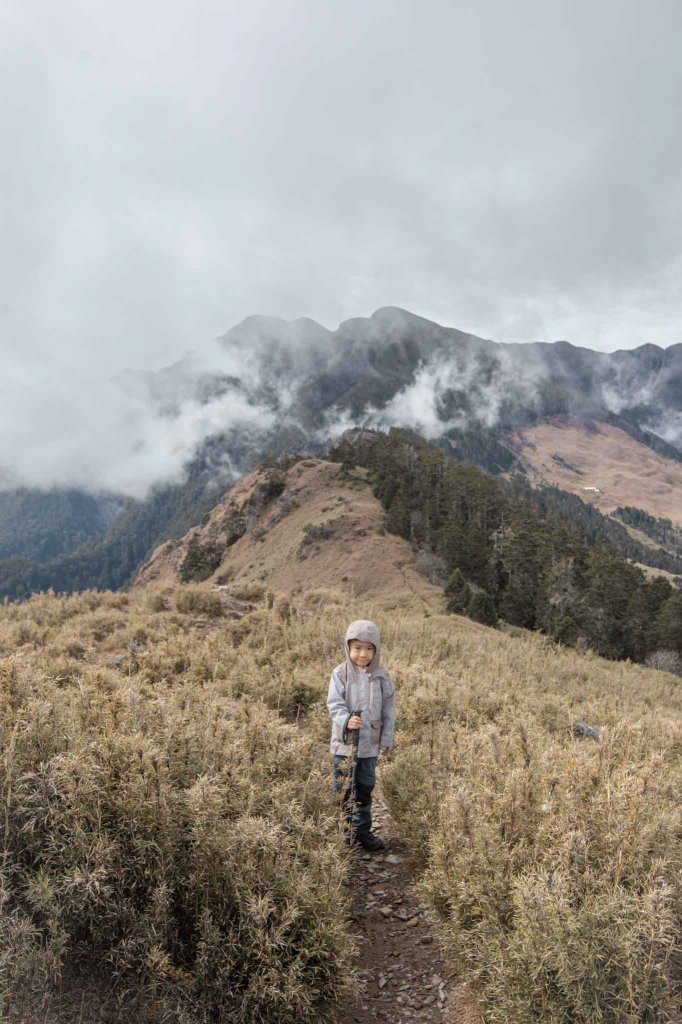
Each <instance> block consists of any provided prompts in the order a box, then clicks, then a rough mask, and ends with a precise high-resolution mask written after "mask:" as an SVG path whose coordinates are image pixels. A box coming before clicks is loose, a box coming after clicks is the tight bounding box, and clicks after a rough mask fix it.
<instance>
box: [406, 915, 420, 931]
mask: <svg viewBox="0 0 682 1024" xmlns="http://www.w3.org/2000/svg"><path fill="white" fill-rule="evenodd" d="M418 924H419V917H413V918H411V919H410V920H409V921H408V922H407V927H408V928H416V927H417V925H418Z"/></svg>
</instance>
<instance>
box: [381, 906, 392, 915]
mask: <svg viewBox="0 0 682 1024" xmlns="http://www.w3.org/2000/svg"><path fill="white" fill-rule="evenodd" d="M379 913H380V914H383V915H384V917H390V916H391V914H392V913H393V907H379Z"/></svg>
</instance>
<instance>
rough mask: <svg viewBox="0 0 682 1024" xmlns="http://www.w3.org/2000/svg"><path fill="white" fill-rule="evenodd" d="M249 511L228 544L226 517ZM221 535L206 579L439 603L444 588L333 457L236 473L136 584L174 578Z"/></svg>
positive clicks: (359, 478)
mask: <svg viewBox="0 0 682 1024" xmlns="http://www.w3.org/2000/svg"><path fill="white" fill-rule="evenodd" d="M273 479H276V480H277V481H278V482H279V486H280V487H281V491H280V492H279V494H278V495H277V496H276V498H274V500H272V501H271V502H266V503H264V504H263V506H262V507H261V508H260V514H259V513H258V511H257V510H256V511H254V508H255V505H256V503H255V502H254V495H256V496H257V494H258V489H259V488H261V489H264V488H266V487H267V486H268V481H269V480H273ZM240 513H241V514H242V515H243V516H244V517H245V518H248V516H249V515H250V516H251V521H250V523H249V529H248V530H246V532H244V533H243V535H242V536H241V537H239V539H237V540H236V541H235V542H234V543H232V544H231V545H230V546H229V547H226V548H225V547H224V538H225V533H226V529H227V528H228V527H227V523H229V521H230V520H232V521H234V518H235V515H236V516H237V517H238V516H239V514H240ZM216 541H220V542H221V543H222V544H223V548H222V550H223V552H224V553H223V554H222V556H221V558H220V560H219V562H218V564H216V566H215V568H214V569H213V571H212V572H211V573H210V574H209V575H205V574H204V573H200V574H198V575H199V581H200V582H203V581H204V580H205V581H206V582H207V585H224V584H227V583H230V584H232V585H239V586H243V585H248V584H250V583H258V582H261V581H267V585H268V586H271V587H274V588H275V589H277V590H282V591H285V592H287V593H298V592H302V591H309V590H315V589H317V588H319V587H325V588H328V589H329V588H332V589H336V590H339V591H343V592H345V593H347V594H355V595H368V596H373V597H376V596H377V595H379V594H381V595H383V596H385V597H392V598H394V600H395V603H396V604H399V603H404V602H405V601H406V600H410V599H413V598H414V597H416V598H418V599H420V600H422V599H423V600H424V601H426V602H427V603H428V602H436V603H437V604H440V603H442V591H441V590H440V589H439V588H437V587H435V586H433V585H432V584H430V583H429V582H428V580H427V579H426V578H425V577H424V576H423V575H422V574H421V573H420V572H419V571H418V569H417V563H416V558H415V553H414V551H413V550H412V548H411V547H410V545H409V544H408V543H407V542H406V541H405V540H403V539H402V538H400V537H396V536H393V535H390V534H386V531H385V528H384V514H383V511H382V509H381V506H380V504H379V502H378V501H377V500H376V498H375V497H374V496H373V495H372V493H371V489H370V486H369V484H368V481H367V473H366V471H364V470H358V471H357V472H354V473H353V474H352V476H351V477H347V476H346V475H345V474H344V473H343V472H342V470H341V467H340V466H339V465H338V464H336V463H330V462H324V461H322V460H319V459H303V460H302V461H300V462H297V463H296V464H295V465H294V466H292V467H291V468H290V469H288V470H287V471H286V472H283V473H279V471H276V470H272V469H259V470H257V471H256V472H254V473H251V474H249V475H248V476H246V477H244V478H243V479H242V480H240V481H239V482H238V483H237V484H236V485H235V486H234V487H233V488H232V489H231V490H230V491H229V492H227V494H225V495H224V496H223V498H222V499H221V501H220V502H219V503H218V505H216V507H215V508H214V509H212V511H211V512H210V513H209V514H208V516H207V517H206V521H205V522H204V523H203V524H202V525H201V526H197V527H194V528H193V529H192V530H190V531H189V532H188V533H187V534H186V535H185V536H184V537H183V538H182V539H181V540H180V541H178V542H168V543H166V544H162V545H161V546H160V547H158V548H157V549H156V551H155V552H154V553H153V555H152V557H151V558H150V559H149V561H148V562H147V563H146V564H145V565H144V566H143V567H142V568H141V570H140V572H139V573H138V575H137V578H136V581H135V584H136V586H146V585H150V584H153V585H167V584H176V583H177V582H178V574H179V572H180V570H181V567H182V564H183V562H184V560H185V558H186V557H187V552H188V549H189V546H190V544H191V543H194V544H197V542H198V543H200V544H202V545H210V544H211V543H215V542H216Z"/></svg>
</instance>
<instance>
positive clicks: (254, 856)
mask: <svg viewBox="0 0 682 1024" xmlns="http://www.w3.org/2000/svg"><path fill="white" fill-rule="evenodd" d="M398 597H399V598H400V599H398ZM358 617H363V618H365V617H369V618H374V619H376V621H377V622H378V623H379V625H380V627H381V629H382V636H383V643H384V654H385V657H384V661H385V663H386V665H387V667H388V668H389V669H390V670H391V672H392V674H393V676H394V679H395V681H396V686H397V689H398V698H399V705H398V708H399V718H398V732H397V752H396V756H395V758H394V759H393V760H392V761H391V762H387V763H386V764H384V765H383V766H382V769H381V779H382V786H383V791H384V794H385V796H386V798H387V799H388V802H389V804H390V806H391V809H392V811H393V814H394V816H395V818H396V820H397V823H398V826H399V828H400V830H401V832H402V835H403V836H404V838H405V840H406V841H407V842H409V843H410V844H411V845H412V846H413V847H414V849H415V850H417V851H419V855H420V857H421V858H422V862H423V882H422V885H423V890H424V892H425V893H427V894H428V896H429V898H430V900H431V901H432V905H433V907H434V910H435V912H436V913H437V917H438V921H439V927H440V930H441V935H442V938H443V941H444V942H445V945H446V948H447V951H448V955H449V957H450V958H451V960H452V963H453V964H454V965H455V966H456V967H457V969H458V970H459V971H460V972H461V975H462V978H463V979H464V980H466V981H468V982H470V983H471V984H472V985H473V986H474V987H475V990H476V991H477V992H478V993H479V994H480V995H481V997H482V999H483V1002H484V1006H485V1016H486V1020H487V1021H488V1022H490V1024H493V1022H494V1024H502V1022H517V1021H518V1022H520V1024H525V1022H531V1021H547V1022H552V1024H554V1022H556V1024H559V1022H562V1024H563V1022H565V1024H568V1022H585V1024H587V1022H589V1024H598V1022H599V1024H601V1022H613V1024H616V1022H618V1024H635V1022H662V1024H664V1022H665V1024H673V1022H674V1021H679V1019H680V991H681V984H682V960H681V953H680V949H681V944H680V929H681V922H682V879H681V874H680V867H681V860H682V857H681V852H680V850H681V847H680V836H681V833H682V828H681V826H682V820H681V815H680V806H681V801H680V795H681V794H680V782H681V780H682V768H681V761H682V757H681V755H682V715H681V706H682V695H681V692H680V680H679V678H677V677H675V676H672V675H668V674H665V673H661V672H657V671H654V670H650V669H645V668H642V667H640V666H634V665H631V664H626V663H613V662H607V661H604V660H601V659H599V658H598V657H596V656H594V655H591V654H590V653H581V652H576V651H574V650H568V649H559V648H557V647H556V646H555V645H553V644H551V643H549V642H548V641H547V640H546V639H545V638H543V637H542V636H539V635H535V634H527V633H523V632H521V631H513V632H512V631H505V632H503V631H495V630H491V629H487V628H485V627H483V626H478V625H476V624H474V623H472V622H470V621H469V620H466V619H462V618H459V617H457V616H446V615H444V614H440V613H437V612H434V611H431V610H429V609H428V608H427V607H426V606H425V604H424V602H423V601H422V600H416V599H415V601H414V603H413V604H412V605H406V603H405V600H404V597H403V596H402V595H396V600H395V601H391V599H390V598H387V597H386V596H384V597H383V598H376V599H374V601H373V602H371V601H369V602H368V600H366V599H365V600H363V599H360V598H357V599H353V598H351V597H349V596H348V595H347V594H343V593H341V592H338V591H333V590H319V591H308V592H304V593H300V594H296V595H294V596H291V595H286V594H278V593H276V592H274V591H271V590H267V589H265V587H264V586H263V585H260V586H258V585H256V584H250V585H248V586H245V585H243V586H242V587H241V589H240V588H239V587H238V586H237V587H234V588H232V591H231V592H230V591H229V590H228V591H223V592H221V593H220V594H218V593H216V592H214V591H210V590H208V589H200V588H191V587H183V586H174V585H171V584H169V585H167V586H162V587H157V588H156V589H154V590H150V591H148V590H145V589H138V590H135V591H133V592H131V593H130V594H98V593H93V592H89V593H85V594H82V595H79V596H75V597H70V598H58V597H54V596H38V597H34V598H33V599H32V600H30V601H28V602H26V603H24V604H17V605H6V606H4V607H2V608H0V785H1V786H2V792H1V793H0V821H1V824H2V836H3V840H2V842H3V848H2V864H1V869H0V870H1V872H2V879H1V888H0V900H2V903H3V908H2V916H1V917H0V977H1V978H2V984H3V1009H2V1015H0V1020H6V1021H8V1022H10V1021H12V1022H16V1021H19V1020H26V1021H28V1020H31V1021H32V1020H40V1021H42V1020H44V1021H46V1022H48V1024H52V1022H56V1021H57V1020H64V1021H73V1022H76V1021H78V1020H88V1021H102V1022H103V1021H108V1020H112V1021H113V1020H123V1021H126V1020H129V1021H131V1022H132V1021H140V1020H150V1021H158V1022H167V1021H177V1022H180V1024H183V1022H184V1024H189V1022H190V1021H191V1022H204V1021H205V1022H209V1021H218V1020H219V1021H241V1022H247V1021H263V1022H265V1021H268V1022H271V1021H272V1022H277V1021H294V1020H296V1021H304V1022H313V1021H324V1020H326V1019H333V1011H334V1005H335V1003H336V1002H337V1001H338V999H339V998H340V997H341V996H342V995H343V992H344V991H345V986H346V983H347V973H348V965H349V963H350V957H351V953H352V946H353V938H352V933H351V932H350V930H349V928H350V925H349V924H348V922H347V917H346V908H347V902H346V895H345V890H344V880H345V876H346V870H347V858H346V856H345V853H344V848H343V844H342V837H341V829H340V826H339V821H338V814H337V812H336V810H335V808H334V805H333V803H332V800H331V798H330V796H329V792H328V786H327V780H326V772H327V764H326V760H325V758H324V756H322V755H321V753H320V751H321V750H322V749H323V744H324V742H325V741H326V738H327V736H328V717H327V714H326V709H325V708H324V697H325V694H326V687H327V682H328V679H329V674H330V671H331V668H332V667H333V666H334V665H335V664H336V663H337V662H338V661H340V660H341V658H342V645H341V637H342V636H343V633H344V631H345V628H346V625H347V624H348V622H349V621H351V620H352V619H354V618H358ZM577 719H583V720H585V721H587V722H589V723H591V724H593V725H596V726H598V727H599V729H600V730H601V741H600V742H593V741H590V740H580V739H576V738H574V737H573V732H572V727H573V723H574V722H575V721H576V720H577ZM84 1000H87V1005H88V1006H89V1007H90V1008H91V1009H90V1010H89V1011H88V1014H87V1015H86V1016H85V1017H84V1016H83V1005H84Z"/></svg>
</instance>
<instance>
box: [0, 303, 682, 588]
mask: <svg viewBox="0 0 682 1024" xmlns="http://www.w3.org/2000/svg"><path fill="white" fill-rule="evenodd" d="M81 383H82V382H79V381H78V380H77V379H76V380H75V381H74V382H73V388H74V392H73V396H72V401H71V403H70V404H69V399H68V396H67V395H66V392H64V393H63V395H62V405H63V406H64V411H63V414H62V415H60V416H59V417H57V418H56V427H55V428H54V429H52V427H51V425H50V426H49V427H48V426H46V423H45V422H41V421H38V422H34V423H28V422H27V418H26V417H25V418H24V421H23V422H22V424H21V430H20V434H21V442H22V443H21V444H20V445H19V446H17V445H16V444H10V443H9V441H8V438H9V437H10V436H12V435H11V433H10V432H9V431H4V432H2V433H1V434H0V436H3V437H4V438H5V442H4V445H3V447H2V449H1V450H0V481H2V483H0V486H2V485H3V484H4V487H3V490H4V492H5V494H6V495H8V494H9V495H14V494H16V493H17V487H21V488H23V492H22V493H23V498H22V501H23V502H24V503H25V502H26V501H29V504H30V501H31V500H32V499H31V495H32V494H33V496H34V498H35V503H36V506H40V508H41V509H43V510H45V508H46V507H47V506H46V505H45V502H44V498H43V495H44V492H45V491H46V490H50V488H52V489H53V493H60V488H61V490H68V491H69V493H70V494H73V492H74V490H75V491H76V492H78V493H82V494H88V495H93V496H94V497H96V498H97V500H96V501H94V502H93V503H92V505H91V516H90V521H89V522H85V523H84V522H83V516H84V512H83V508H84V506H83V505H82V504H81V505H78V504H77V503H76V504H74V502H73V500H70V502H66V503H64V502H62V504H61V506H60V508H61V511H60V514H59V516H57V518H55V520H54V529H55V531H61V532H64V533H65V534H67V535H68V536H70V537H82V538H83V541H84V546H83V547H82V548H78V546H77V545H74V544H72V543H68V544H66V546H62V547H59V546H57V547H55V546H54V545H52V547H51V546H50V544H49V543H46V542H45V537H44V533H45V529H44V526H45V524H44V523H43V524H41V526H40V529H39V530H38V531H37V533H36V535H35V538H33V539H30V538H29V539H28V540H27V538H26V537H25V536H24V535H23V532H22V528H21V523H20V522H18V521H17V522H15V527H13V528H12V529H14V533H12V529H9V530H8V531H6V533H7V536H6V537H5V544H4V549H3V554H4V562H3V561H0V583H2V580H3V579H4V580H5V582H6V581H7V580H8V579H9V578H10V577H12V578H16V579H19V578H21V579H22V580H24V581H25V582H24V583H23V584H22V591H21V592H24V591H30V590H31V589H35V588H39V587H44V586H49V585H52V583H51V581H52V579H53V578H54V580H55V581H59V583H58V584H57V585H59V586H62V587H63V588H64V589H70V588H71V587H72V585H77V586H83V585H90V581H91V580H95V581H96V582H97V585H109V586H111V585H116V586H120V585H122V584H123V583H125V582H126V580H127V579H129V578H130V576H131V574H132V573H133V572H134V570H135V568H136V566H137V564H139V561H140V560H141V559H143V558H144V557H145V555H146V554H147V553H148V552H149V551H150V550H151V549H152V548H153V547H154V546H155V545H156V544H157V543H158V542H159V541H160V540H163V539H164V538H166V537H169V536H180V535H181V534H182V532H184V531H185V530H186V529H187V528H188V526H190V525H192V523H193V522H196V521H197V520H198V519H199V518H200V517H201V515H203V514H204V513H205V511H206V510H207V509H208V508H210V507H211V505H212V503H213V502H214V501H215V499H216V496H217V495H218V494H219V493H221V491H224V490H225V489H226V488H227V486H229V484H230V483H232V482H233V481H234V480H235V479H236V478H237V477H239V476H240V475H242V474H243V473H245V472H247V471H248V470H249V469H251V468H253V467H254V466H255V465H256V463H257V462H258V461H259V460H260V459H262V458H263V456H264V455H266V454H273V455H276V456H279V455H283V454H292V453H295V452H301V451H323V450H324V449H325V448H326V447H327V446H328V445H329V443H330V442H332V441H333V440H334V439H335V438H337V437H338V436H339V435H340V434H342V433H343V432H344V431H345V430H346V429H348V428H350V427H356V426H364V427H371V428H374V429H381V430H386V429H390V428H392V427H399V428H403V429H408V430H412V431H414V432H415V433H417V434H419V435H420V436H422V437H424V438H426V439H427V440H438V439H440V438H442V439H447V438H455V437H456V438H458V439H459V443H460V452H459V457H460V458H465V459H467V458H468V459H470V461H474V462H478V464H480V465H482V466H484V467H485V468H487V469H489V470H490V471H492V472H500V471H506V470H508V469H509V468H510V465H511V463H512V462H513V456H512V455H510V454H509V452H508V451H507V449H506V448H504V447H502V446H501V445H500V444H499V439H500V438H501V439H502V440H504V436H505V435H506V434H507V433H509V432H510V431H513V430H515V429H517V428H519V427H523V426H527V425H531V424H535V423H538V422H541V421H543V420H545V419H547V418H550V417H556V416H566V415H570V416H573V417H579V418H584V419H590V418H591V419H595V420H607V421H610V422H612V423H616V424H618V425H619V426H621V427H622V428H624V429H626V430H627V431H628V432H630V433H631V434H632V435H633V436H634V437H636V438H637V439H638V440H639V441H640V442H644V443H645V444H647V445H649V446H650V447H654V448H656V449H657V450H658V451H661V452H662V454H664V455H666V456H667V457H669V458H670V457H672V458H675V459H677V460H682V450H681V448H680V446H681V445H682V345H674V346H671V347H670V348H667V349H661V348H658V347H656V346H654V345H643V346H642V347H640V348H638V349H633V350H627V351H619V352H613V353H603V352H596V351H592V350H590V349H586V348H578V347H576V346H573V345H571V344H569V343H568V342H556V343H554V344H546V343H528V344H503V343H498V342H495V341H492V340H489V339H484V338H479V337H476V336H475V335H472V334H467V333H465V332H463V331H459V330H456V329H454V328H449V327H443V326H441V325H439V324H437V323H434V322H432V321H429V320H426V319H424V318H422V317H419V316H416V315H414V314H412V313H410V312H408V311H406V310H402V309H398V308H395V307H386V308H382V309H379V310H377V311H376V312H375V313H374V314H373V315H372V316H371V317H358V318H354V319H351V320H347V321H345V322H343V323H342V324H340V326H339V327H338V328H337V329H336V330H335V331H330V330H328V329H327V328H325V327H323V326H321V325H320V324H318V323H316V322H315V321H313V320H310V319H306V318H303V319H299V320H294V321H291V322H288V321H284V320H279V319H276V318H272V317H265V316H251V317H248V318H247V319H246V320H244V321H243V322H242V323H240V324H237V325H236V326H235V327H233V328H232V329H231V330H229V331H228V332H227V333H226V334H225V335H223V336H222V337H220V338H218V339H216V340H215V341H213V342H211V343H209V344H207V345H204V346H202V347H201V348H200V349H197V350H196V351H194V352H189V353H187V354H186V355H185V356H184V357H183V358H182V359H181V360H179V361H178V362H176V363H174V364H172V365H170V366H168V367H166V368H164V369H162V370H159V371H158V372H149V371H147V372H135V371H133V370H129V371H126V372H125V373H123V374H120V375H119V376H118V377H117V378H116V379H115V380H114V381H109V382H107V385H106V387H105V388H103V389H102V391H101V392H100V393H98V391H97V388H96V387H93V386H90V387H88V388H85V389H83V388H82V387H81V386H80V385H81ZM54 401H55V400H54V398H53V407H54ZM5 411H6V410H5ZM14 414H15V415H17V410H16V408H15V410H14ZM14 436H16V432H15V435H14ZM472 439H473V440H472ZM484 449H485V450H484ZM55 488H56V489H57V491H56V492H55V491H54V489H55ZM31 489H33V490H31ZM103 492H106V493H107V494H110V495H111V494H113V495H115V496H116V500H117V501H118V507H117V508H118V510H119V511H120V514H119V516H118V517H117V518H116V519H114V521H113V522H112V523H111V524H109V523H108V521H107V523H106V524H105V526H106V527H108V528H106V530H105V532H103V529H104V528H103V526H102V523H103V520H102V516H101V514H100V507H99V504H98V502H99V497H98V496H99V495H101V493H103ZM41 502H42V504H41ZM12 507H17V506H16V501H15V502H14V505H13V506H12ZM55 507H56V506H55ZM41 515H43V517H44V518H45V513H44V512H43V513H41ZM46 518H47V521H48V523H49V514H47V516H46ZM85 518H86V520H87V518H88V517H87V514H86V515H85ZM57 520H59V521H57ZM47 532H48V533H49V528H48V530H47ZM45 552H49V553H50V554H52V555H53V556H54V557H55V558H56V560H57V561H56V562H55V563H54V565H53V564H52V563H51V562H50V561H49V559H48V560H47V561H46V558H45ZM17 559H18V561H17ZM65 559H66V561H65ZM34 562H40V563H42V564H41V568H40V570H39V571H37V572H35V573H34V571H33V569H32V568H31V566H32V564H33V563H34ZM53 569H54V572H53ZM10 590H11V591H12V592H14V590H12V586H10Z"/></svg>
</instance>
